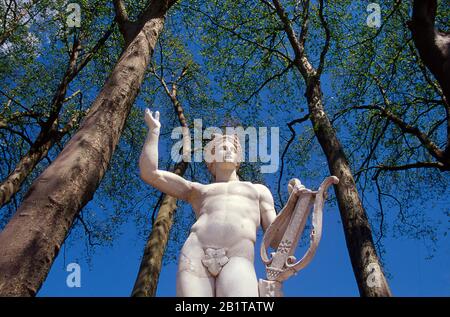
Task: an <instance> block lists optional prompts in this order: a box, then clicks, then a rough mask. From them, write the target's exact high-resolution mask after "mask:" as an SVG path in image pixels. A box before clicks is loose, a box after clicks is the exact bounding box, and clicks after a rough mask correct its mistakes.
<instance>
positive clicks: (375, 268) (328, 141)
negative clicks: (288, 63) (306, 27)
mask: <svg viewBox="0 0 450 317" xmlns="http://www.w3.org/2000/svg"><path fill="white" fill-rule="evenodd" d="M306 98H307V100H308V107H309V112H310V118H311V122H312V124H313V128H314V132H315V134H316V137H317V139H318V141H319V143H320V145H321V147H322V149H323V151H324V153H325V156H326V158H327V161H328V167H329V170H330V173H331V175H335V176H337V177H338V178H339V184H337V185H334V189H335V193H336V198H337V201H338V205H339V211H340V214H341V219H342V224H343V226H344V233H345V240H346V243H347V248H348V251H349V254H350V260H351V263H352V267H353V272H354V274H355V277H356V282H357V284H358V288H359V292H360V295H361V296H368V297H373V296H391V291H390V289H389V285H388V283H387V281H386V278H385V276H384V274H383V271H382V267H381V265H380V262H379V260H378V256H377V253H376V250H375V246H374V243H373V238H372V231H371V229H370V224H369V221H368V219H367V214H366V211H365V210H364V207H363V205H362V203H361V200H360V198H359V194H358V190H357V188H356V184H355V180H354V179H353V175H352V171H351V169H350V166H349V164H348V160H347V157H346V155H345V153H344V149H343V148H342V146H341V144H340V142H339V139H338V137H337V135H336V131H335V130H334V128H333V126H332V125H331V122H330V120H329V119H328V117H327V115H326V113H325V110H324V107H323V103H322V91H321V88H320V81H319V80H318V79H315V78H313V79H311V80H310V81H309V83H308V86H307V92H306Z"/></svg>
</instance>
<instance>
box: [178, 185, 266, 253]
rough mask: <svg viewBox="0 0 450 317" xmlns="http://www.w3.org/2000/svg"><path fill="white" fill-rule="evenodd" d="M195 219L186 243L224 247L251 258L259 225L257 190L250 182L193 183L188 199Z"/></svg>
mask: <svg viewBox="0 0 450 317" xmlns="http://www.w3.org/2000/svg"><path fill="white" fill-rule="evenodd" d="M190 202H191V204H192V207H193V209H194V211H195V213H196V217H197V221H196V222H195V224H194V225H193V226H192V228H191V235H190V237H189V238H188V241H186V244H187V245H189V244H193V243H194V244H196V245H199V246H201V247H202V248H217V249H218V248H226V249H228V250H229V251H231V252H232V253H236V254H239V253H240V252H243V253H244V254H245V256H246V257H251V258H253V250H254V243H255V241H256V231H257V228H258V226H259V224H260V206H259V192H258V188H257V186H255V185H254V184H252V183H250V182H239V181H233V182H224V183H213V184H208V185H199V186H196V189H195V190H194V193H193V195H192V197H191V198H190Z"/></svg>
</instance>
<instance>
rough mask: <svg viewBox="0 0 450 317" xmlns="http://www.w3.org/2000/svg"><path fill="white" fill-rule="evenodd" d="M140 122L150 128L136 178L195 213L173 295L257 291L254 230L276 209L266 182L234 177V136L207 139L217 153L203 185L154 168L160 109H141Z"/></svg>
mask: <svg viewBox="0 0 450 317" xmlns="http://www.w3.org/2000/svg"><path fill="white" fill-rule="evenodd" d="M145 122H146V124H147V126H148V128H149V132H148V136H147V138H146V141H145V144H144V147H143V150H142V154H141V157H140V160H139V167H140V173H141V178H142V179H143V180H144V181H145V182H146V183H148V184H150V185H152V186H154V187H156V188H157V189H159V190H160V191H162V192H164V193H166V194H168V195H170V196H173V197H176V198H177V199H182V200H184V201H187V202H188V203H190V204H191V205H192V207H193V209H194V212H195V215H196V219H197V221H196V222H195V224H194V225H193V226H192V228H191V232H190V234H189V237H188V239H187V240H186V242H185V244H184V246H183V248H182V250H181V254H180V258H179V265H178V272H177V288H176V289H177V296H183V297H194V296H208V297H209V296H217V297H228V296H237V297H239V296H241V297H243V296H246V297H248V296H252V297H257V296H259V294H258V281H257V278H256V273H255V269H254V264H253V263H254V247H255V242H256V232H257V229H258V227H259V226H260V225H262V228H263V230H264V231H265V230H266V229H267V227H268V226H269V225H270V224H271V223H272V221H273V220H274V219H275V218H276V212H275V208H274V203H273V198H272V194H271V193H270V191H269V189H268V188H267V187H265V186H264V185H261V184H252V183H250V182H241V181H239V178H238V177H237V175H236V170H237V168H238V166H239V160H238V157H239V154H240V153H239V151H240V150H241V149H240V146H239V144H238V140H237V138H234V137H232V136H224V137H223V138H222V137H221V138H220V139H219V140H217V139H214V140H213V141H211V142H210V144H209V145H208V146H212V147H213V153H214V154H215V155H216V156H215V157H219V158H222V159H220V160H215V161H212V162H210V163H209V164H207V165H208V169H209V171H210V172H211V173H212V175H213V177H214V179H215V182H214V183H211V184H206V185H205V184H200V183H197V182H190V181H188V180H185V179H184V178H182V177H180V176H178V175H176V174H174V173H171V172H168V171H163V170H160V169H158V139H159V132H160V127H161V124H160V122H159V112H158V111H157V112H155V114H154V116H153V113H152V112H151V111H150V110H149V109H146V111H145ZM294 192H299V188H295V189H294Z"/></svg>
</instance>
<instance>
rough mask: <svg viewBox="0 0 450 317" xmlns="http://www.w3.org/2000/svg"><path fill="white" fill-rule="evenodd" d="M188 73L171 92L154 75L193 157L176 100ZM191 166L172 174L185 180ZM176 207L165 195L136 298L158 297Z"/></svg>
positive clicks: (135, 290)
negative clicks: (164, 257) (162, 88)
mask: <svg viewBox="0 0 450 317" xmlns="http://www.w3.org/2000/svg"><path fill="white" fill-rule="evenodd" d="M187 70H188V66H185V67H184V68H183V70H182V71H181V74H180V76H179V77H178V79H177V80H175V81H174V82H173V83H172V90H170V89H169V87H168V86H167V83H166V82H165V80H164V78H163V77H159V76H158V75H156V73H155V72H153V73H154V75H155V76H156V77H157V78H158V79H159V81H160V82H161V85H162V86H163V87H164V90H165V92H166V94H167V96H168V97H169V98H170V100H171V101H172V105H173V107H174V111H175V113H176V115H177V118H178V121H179V122H180V125H181V127H182V128H183V138H186V139H188V140H189V142H188V143H185V144H184V146H183V154H184V153H185V151H189V154H190V145H189V143H190V141H191V137H190V134H189V128H188V125H187V121H186V117H185V116H184V110H183V106H182V105H181V103H180V101H179V100H178V97H177V92H178V87H177V86H178V82H179V81H180V80H181V79H182V78H183V77H184V76H185V75H186V72H187ZM185 147H186V148H185ZM183 157H184V155H183ZM188 165H189V163H188V161H187V160H186V161H185V160H183V161H181V162H179V163H178V164H177V165H176V166H175V168H174V170H173V173H175V174H177V175H179V176H181V177H182V176H183V175H184V173H185V172H186V169H187V167H188ZM176 208H177V199H176V198H174V197H172V196H169V195H164V196H163V200H162V203H161V206H160V207H159V211H158V216H157V218H156V221H155V223H154V224H153V227H152V231H151V233H150V236H149V238H148V240H147V244H146V246H145V249H144V255H143V256H142V261H141V266H140V267H139V272H138V276H137V278H136V282H135V284H134V287H133V291H132V293H131V296H133V297H153V296H155V295H156V288H157V287H158V280H159V274H160V272H161V267H162V260H163V256H164V252H165V250H166V247H167V243H168V241H169V234H170V229H171V228H172V223H173V216H174V214H175V211H176Z"/></svg>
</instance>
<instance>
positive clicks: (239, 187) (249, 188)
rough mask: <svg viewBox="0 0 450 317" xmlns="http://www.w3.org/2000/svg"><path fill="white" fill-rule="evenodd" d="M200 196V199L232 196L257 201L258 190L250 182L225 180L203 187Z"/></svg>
mask: <svg viewBox="0 0 450 317" xmlns="http://www.w3.org/2000/svg"><path fill="white" fill-rule="evenodd" d="M200 196H201V198H202V199H208V200H209V199H210V198H216V199H221V198H232V199H233V198H234V199H246V200H248V199H250V200H254V201H255V202H256V201H258V192H257V191H256V189H255V188H254V186H253V184H252V183H250V182H227V183H214V184H209V185H207V186H205V187H204V189H203V190H202V191H201V193H200Z"/></svg>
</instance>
